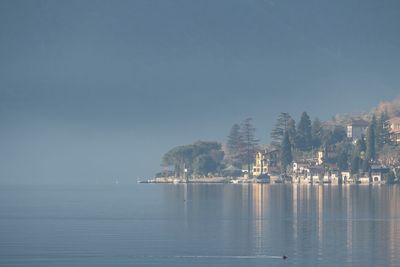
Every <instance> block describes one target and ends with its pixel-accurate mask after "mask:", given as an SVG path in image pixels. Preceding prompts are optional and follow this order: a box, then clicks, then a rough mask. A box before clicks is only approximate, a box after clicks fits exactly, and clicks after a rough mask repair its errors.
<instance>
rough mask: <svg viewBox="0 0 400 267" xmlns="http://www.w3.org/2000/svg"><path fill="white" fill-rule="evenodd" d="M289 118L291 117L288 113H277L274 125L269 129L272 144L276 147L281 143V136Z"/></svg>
mask: <svg viewBox="0 0 400 267" xmlns="http://www.w3.org/2000/svg"><path fill="white" fill-rule="evenodd" d="M291 120H293V119H292V117H291V116H290V115H289V113H285V112H281V113H280V114H279V115H278V118H277V120H276V123H275V127H274V128H273V129H272V131H271V139H272V144H274V145H275V146H278V147H279V146H280V145H281V143H282V139H283V136H284V134H285V131H286V130H287V129H288V127H289V124H290V123H291ZM293 122H294V121H293Z"/></svg>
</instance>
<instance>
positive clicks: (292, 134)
mask: <svg viewBox="0 0 400 267" xmlns="http://www.w3.org/2000/svg"><path fill="white" fill-rule="evenodd" d="M287 132H288V134H289V141H290V144H291V145H292V149H294V146H295V142H296V122H295V121H294V119H292V118H290V119H289V121H288V125H287Z"/></svg>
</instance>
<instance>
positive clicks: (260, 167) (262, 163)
mask: <svg viewBox="0 0 400 267" xmlns="http://www.w3.org/2000/svg"><path fill="white" fill-rule="evenodd" d="M265 156H266V155H265V153H263V152H262V151H258V152H257V153H256V158H255V162H254V165H253V175H254V176H256V177H257V176H259V175H261V174H266V173H268V167H267V164H266V157H265Z"/></svg>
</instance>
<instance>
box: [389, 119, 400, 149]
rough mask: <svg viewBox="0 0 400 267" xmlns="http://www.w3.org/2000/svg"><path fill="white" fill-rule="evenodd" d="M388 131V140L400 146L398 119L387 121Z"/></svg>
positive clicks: (399, 123)
mask: <svg viewBox="0 0 400 267" xmlns="http://www.w3.org/2000/svg"><path fill="white" fill-rule="evenodd" d="M388 128H389V129H388V130H389V134H390V140H391V141H392V142H393V143H395V144H397V145H399V144H400V117H394V118H391V119H390V120H389V121H388Z"/></svg>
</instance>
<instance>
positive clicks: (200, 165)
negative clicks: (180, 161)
mask: <svg viewBox="0 0 400 267" xmlns="http://www.w3.org/2000/svg"><path fill="white" fill-rule="evenodd" d="M217 168H218V162H216V161H215V160H214V159H213V158H212V157H211V155H207V154H200V155H199V156H197V157H196V158H195V159H194V161H193V171H194V173H196V174H199V175H207V174H208V173H214V172H216V171H217Z"/></svg>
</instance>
